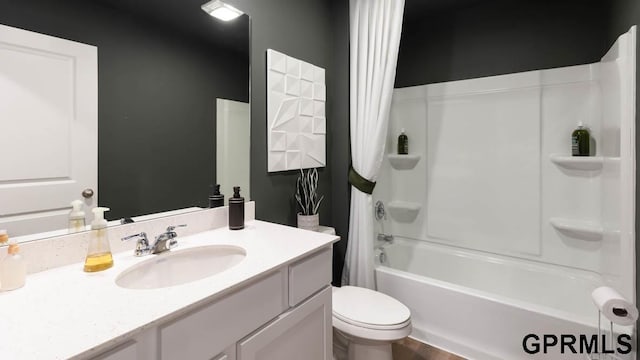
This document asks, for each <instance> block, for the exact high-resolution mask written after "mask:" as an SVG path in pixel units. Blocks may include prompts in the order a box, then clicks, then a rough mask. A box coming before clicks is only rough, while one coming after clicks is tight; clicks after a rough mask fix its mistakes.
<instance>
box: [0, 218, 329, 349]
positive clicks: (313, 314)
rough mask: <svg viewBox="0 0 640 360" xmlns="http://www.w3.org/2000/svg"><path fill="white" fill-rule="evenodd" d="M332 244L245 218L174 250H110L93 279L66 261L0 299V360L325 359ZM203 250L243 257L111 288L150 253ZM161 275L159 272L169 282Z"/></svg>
mask: <svg viewBox="0 0 640 360" xmlns="http://www.w3.org/2000/svg"><path fill="white" fill-rule="evenodd" d="M337 240H338V237H336V236H330V235H326V234H320V233H314V232H310V231H305V230H299V229H296V228H291V227H287V226H282V225H276V224H271V223H267V222H262V221H248V222H247V223H246V228H245V229H244V230H242V231H230V230H228V228H226V227H222V228H218V229H214V230H209V231H204V232H199V233H196V234H193V235H189V236H184V237H178V244H179V245H178V248H176V249H175V250H171V251H168V252H165V253H163V254H160V255H148V256H143V257H134V256H133V252H132V251H125V252H122V253H117V254H115V255H114V262H115V265H114V267H113V268H111V269H108V270H105V271H102V272H99V273H94V274H88V273H84V272H83V271H82V264H81V263H76V264H71V265H67V266H63V267H58V268H54V269H50V270H47V271H42V272H39V273H36V274H32V275H30V276H29V277H28V279H27V285H26V287H25V288H23V289H20V290H16V291H13V292H5V293H0V319H2V323H3V325H2V327H0V338H2V343H3V345H2V346H1V347H0V358H2V359H36V358H37V359H67V358H74V359H100V360H106V359H108V360H128V359H131V360H133V359H207V360H208V359H215V360H233V359H243V360H249V359H267V360H268V359H273V360H277V359H310V360H313V359H318V360H320V359H330V358H331V348H332V336H331V334H332V326H331V286H330V281H331V254H332V251H331V245H332V243H333V242H335V241H337ZM111 241H112V242H113V241H114V240H113V239H112V240H111ZM211 245H214V246H221V247H225V246H227V247H230V246H231V247H235V248H241V249H243V250H244V253H245V254H246V255H245V256H244V258H243V259H242V260H241V261H240V262H238V263H237V264H235V265H233V266H232V267H230V268H228V269H226V270H224V271H222V272H219V273H217V274H214V275H211V276H208V277H205V278H203V279H200V280H194V281H190V282H186V283H184V284H181V285H174V286H169V287H160V288H149V289H131V288H125V287H122V286H119V285H118V284H116V280H118V279H119V277H121V276H122V274H123V273H126V272H127V271H128V269H131V268H132V267H133V268H135V267H140V263H142V262H145V261H148V260H149V259H151V258H152V257H154V256H157V257H166V259H169V257H171V256H172V252H173V253H175V252H176V251H190V252H193V253H194V254H195V253H197V252H198V251H199V249H204V246H207V247H208V246H211ZM156 259H160V260H154V261H156V262H158V261H162V258H156ZM212 261H215V260H212ZM200 264H201V263H200ZM218 265H219V264H214V263H212V266H218ZM199 266H201V267H203V266H202V265H199ZM162 269H163V270H162V271H163V272H165V274H162V276H166V277H171V276H172V272H171V271H167V270H166V269H167V268H166V267H162ZM149 271H151V270H149Z"/></svg>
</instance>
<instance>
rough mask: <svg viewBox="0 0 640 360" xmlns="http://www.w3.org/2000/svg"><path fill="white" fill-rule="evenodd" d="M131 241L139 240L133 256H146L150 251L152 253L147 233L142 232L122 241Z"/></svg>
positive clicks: (126, 237)
mask: <svg viewBox="0 0 640 360" xmlns="http://www.w3.org/2000/svg"><path fill="white" fill-rule="evenodd" d="M131 239H137V240H138V242H137V243H136V249H135V250H134V251H133V254H134V255H135V256H142V255H146V254H148V253H149V251H151V247H150V246H149V239H147V233H146V232H141V233H139V234H133V235H129V236H125V237H123V238H122V239H120V240H122V241H129V240H131Z"/></svg>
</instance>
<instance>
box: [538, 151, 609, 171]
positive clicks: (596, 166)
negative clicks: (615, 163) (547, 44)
mask: <svg viewBox="0 0 640 360" xmlns="http://www.w3.org/2000/svg"><path fill="white" fill-rule="evenodd" d="M549 158H550V159H551V161H552V162H553V163H554V164H556V165H558V166H561V167H563V168H566V169H572V170H600V169H602V163H603V161H604V159H603V157H602V156H567V155H560V154H551V156H550V157H549ZM611 159H613V158H611Z"/></svg>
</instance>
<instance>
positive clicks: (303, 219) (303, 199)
mask: <svg viewBox="0 0 640 360" xmlns="http://www.w3.org/2000/svg"><path fill="white" fill-rule="evenodd" d="M322 199H324V195H323V196H321V197H320V198H318V169H315V168H313V169H307V170H306V171H305V170H302V169H300V176H299V177H298V180H297V182H296V200H297V202H298V205H300V212H299V213H298V227H299V228H300V229H306V230H312V231H318V230H319V228H320V216H319V214H318V208H319V207H320V203H321V202H322Z"/></svg>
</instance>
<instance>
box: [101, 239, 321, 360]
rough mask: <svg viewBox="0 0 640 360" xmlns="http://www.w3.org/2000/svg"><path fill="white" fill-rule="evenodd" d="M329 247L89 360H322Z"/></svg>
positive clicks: (239, 287) (266, 274)
mask: <svg viewBox="0 0 640 360" xmlns="http://www.w3.org/2000/svg"><path fill="white" fill-rule="evenodd" d="M330 282H331V248H330V247H324V248H322V249H321V250H318V251H316V252H314V253H312V254H311V255H309V256H306V257H304V258H302V259H300V260H298V261H296V262H294V263H291V264H287V265H284V266H281V267H279V268H277V269H274V270H272V271H269V272H267V273H265V274H262V275H260V276H259V277H258V278H256V279H255V280H252V281H251V282H250V283H248V284H244V285H240V286H238V287H237V288H232V289H229V292H228V293H227V294H224V295H222V296H221V297H218V298H217V299H216V300H213V301H212V302H210V303H203V304H202V306H199V307H198V308H196V309H195V310H190V311H188V312H187V313H185V314H180V315H177V316H175V317H174V318H173V319H172V320H168V321H166V322H164V323H160V324H159V325H157V326H154V327H152V328H150V329H149V330H145V331H143V332H142V333H139V334H138V335H134V336H132V338H130V339H126V340H125V341H124V342H122V343H120V344H119V345H117V346H115V347H114V348H112V349H110V350H108V351H106V352H103V353H102V354H101V355H100V356H97V357H92V358H91V359H95V360H134V359H135V360H138V359H154V360H155V359H161V360H175V359H184V360H200V359H202V360H236V359H237V360H287V359H291V360H297V359H305V360H329V359H331V358H332V355H331V348H332V324H331V286H330Z"/></svg>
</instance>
